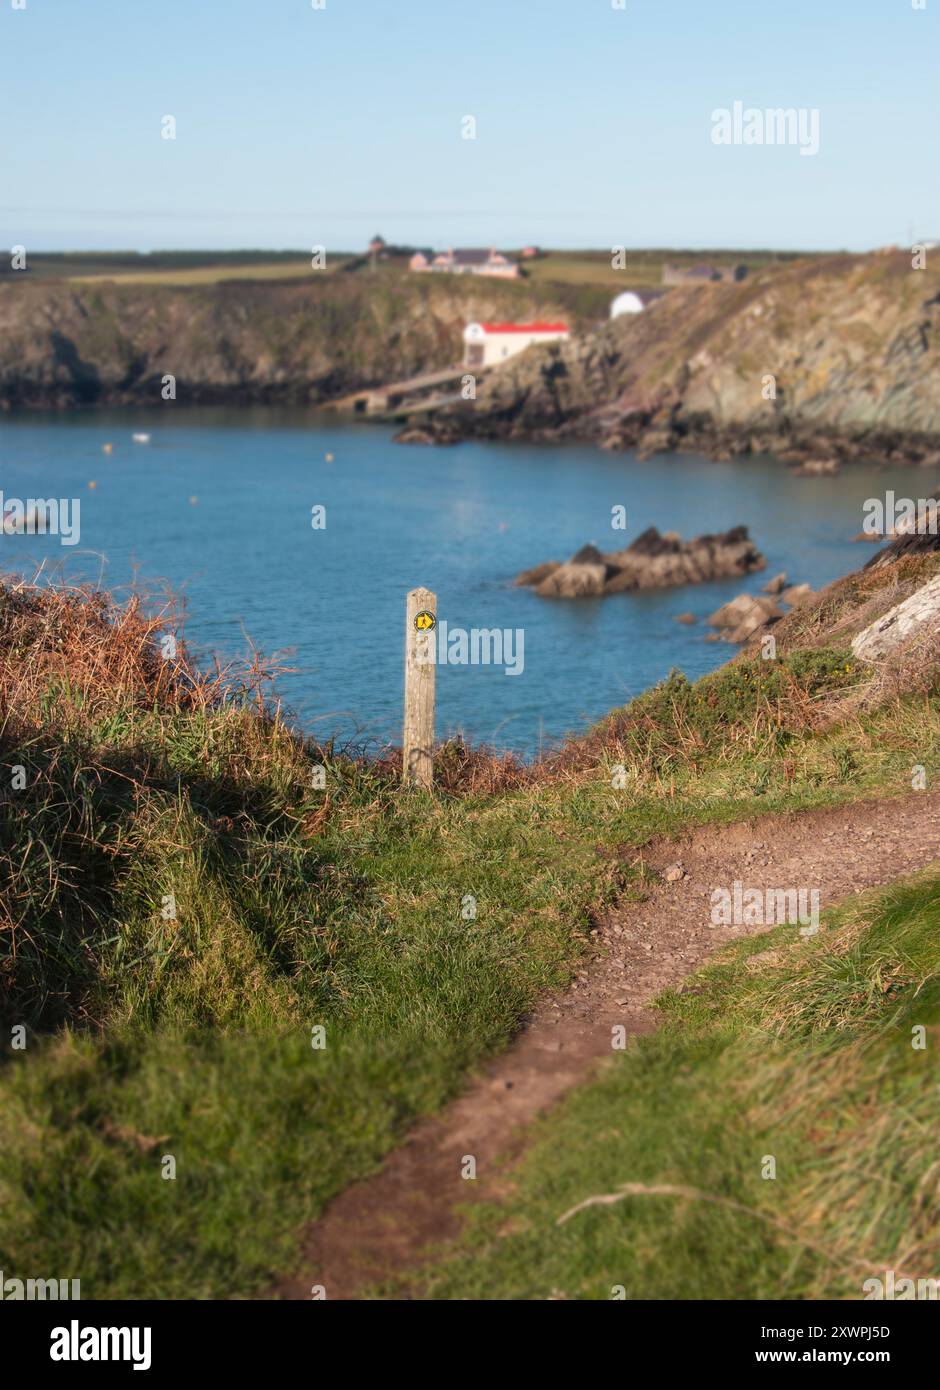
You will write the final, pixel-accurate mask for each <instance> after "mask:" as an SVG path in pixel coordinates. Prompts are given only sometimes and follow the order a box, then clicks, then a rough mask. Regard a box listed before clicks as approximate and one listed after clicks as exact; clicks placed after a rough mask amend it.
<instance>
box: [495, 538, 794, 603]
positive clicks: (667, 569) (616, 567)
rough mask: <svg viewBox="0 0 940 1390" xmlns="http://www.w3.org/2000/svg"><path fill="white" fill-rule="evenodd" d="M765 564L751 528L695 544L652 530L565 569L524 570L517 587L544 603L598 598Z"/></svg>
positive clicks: (577, 558)
mask: <svg viewBox="0 0 940 1390" xmlns="http://www.w3.org/2000/svg"><path fill="white" fill-rule="evenodd" d="M766 563H767V562H766V560H765V559H764V557H763V555H762V554H761V553H760V551H759V550H758V549H757V547H756V546H755V544H754V542H753V541H752V540H750V539H749V538H748V534H747V527H746V526H735V527H733V528H732V529H731V530H730V531H725V532H724V533H723V534H720V535H715V536H697V537H696V538H695V539H694V540H690V541H684V540H682V538H681V537H680V536H678V535H677V534H676V533H675V532H674V531H667V532H666V533H665V534H664V535H661V534H660V533H659V531H658V530H657V529H656V527H655V526H651V527H650V528H649V529H648V530H646V531H644V532H643V534H642V535H640V536H637V538H636V540H635V541H633V542H632V544H630V545H628V546H627V547H626V549H625V550H611V551H601V550H598V548H597V546H594V545H585V546H582V547H581V549H580V550H579V551H578V552H577V553H576V554H575V555H572V557H571V559H570V560H567V561H566V562H565V563H564V564H558V563H556V562H554V561H549V562H548V563H546V564H542V565H536V566H535V567H534V568H533V569H529V570H525V571H524V572H523V573H522V574H520V575H519V576H518V577H517V579H516V583H517V584H524V585H528V586H531V587H533V588H534V589H535V592H536V593H537V594H538V595H539V596H540V597H541V598H597V597H600V596H601V595H604V594H619V593H625V592H627V591H629V590H633V589H668V588H674V587H675V586H676V585H679V584H703V583H706V582H707V581H708V580H711V579H728V578H731V577H734V576H737V575H743V574H752V573H753V572H754V571H755V570H762V569H764V567H765V565H766Z"/></svg>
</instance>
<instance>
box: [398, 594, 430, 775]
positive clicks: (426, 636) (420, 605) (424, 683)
mask: <svg viewBox="0 0 940 1390" xmlns="http://www.w3.org/2000/svg"><path fill="white" fill-rule="evenodd" d="M436 629H437V595H436V594H432V593H431V590H430V589H412V590H411V592H410V593H409V595H408V598H407V600H406V602H405V725H404V730H403V734H402V781H404V782H410V783H414V784H416V785H417V786H419V787H430V786H431V785H432V783H433V781H434V756H433V748H434V671H435V665H436V662H435V651H436V645H437V630H436Z"/></svg>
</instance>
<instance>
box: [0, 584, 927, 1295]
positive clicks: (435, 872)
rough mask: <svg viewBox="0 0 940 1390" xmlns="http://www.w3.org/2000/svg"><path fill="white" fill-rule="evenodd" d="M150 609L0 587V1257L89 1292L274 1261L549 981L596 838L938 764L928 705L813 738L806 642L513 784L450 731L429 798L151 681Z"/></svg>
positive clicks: (604, 884) (180, 675)
mask: <svg viewBox="0 0 940 1390" xmlns="http://www.w3.org/2000/svg"><path fill="white" fill-rule="evenodd" d="M164 626H165V617H164V616H163V615H156V616H154V617H153V618H152V619H148V621H147V622H146V623H144V622H143V620H142V619H141V618H140V616H139V615H137V616H135V615H134V614H133V613H128V614H127V615H126V616H124V617H122V618H120V619H118V618H116V617H115V616H114V615H113V614H112V613H111V612H110V610H109V609H108V606H107V604H106V603H105V602H104V601H99V600H94V601H92V600H89V599H88V598H81V597H76V598H68V597H66V598H63V599H61V600H57V601H56V602H55V603H53V602H51V601H50V600H48V599H46V598H43V597H42V596H41V595H40V596H39V597H35V598H33V597H30V596H29V595H28V594H26V595H25V596H24V595H23V594H22V593H20V594H18V595H17V597H16V600H15V601H14V600H13V598H11V597H8V596H5V595H2V594H0V629H2V631H0V639H2V640H0V652H2V653H3V657H4V660H2V661H0V696H2V703H3V704H4V707H5V709H6V711H7V714H6V722H5V724H4V725H3V727H2V728H0V764H2V765H3V766H6V767H10V766H13V765H22V766H23V767H24V768H25V769H26V772H27V777H26V782H27V785H26V787H25V789H24V790H22V791H21V792H19V793H18V794H17V795H7V796H5V797H3V798H0V903H2V914H0V1028H2V1031H0V1037H2V1039H3V1044H4V1046H3V1049H2V1051H0V1150H2V1153H3V1156H4V1157H3V1163H2V1165H0V1267H2V1268H3V1269H4V1270H5V1272H6V1273H7V1275H8V1276H12V1275H14V1274H15V1273H22V1271H24V1270H25V1271H26V1273H27V1274H30V1273H35V1272H36V1271H43V1270H48V1269H58V1270H62V1271H63V1277H66V1276H67V1277H76V1278H81V1280H82V1287H83V1294H84V1295H85V1296H86V1297H99V1298H107V1297H117V1296H122V1295H123V1296H148V1297H174V1296H176V1297H209V1296H217V1297H219V1296H229V1295H237V1294H245V1293H249V1292H252V1291H254V1290H257V1289H263V1288H264V1287H266V1286H267V1285H268V1283H269V1282H270V1281H271V1279H272V1278H273V1276H275V1275H276V1274H277V1273H280V1272H284V1271H285V1270H287V1269H289V1268H290V1266H291V1262H292V1258H293V1256H294V1253H295V1250H296V1240H297V1237H298V1234H299V1232H300V1230H301V1228H302V1225H303V1223H304V1221H306V1220H308V1219H309V1218H311V1217H312V1216H314V1215H315V1214H316V1213H317V1212H318V1211H319V1210H321V1209H322V1206H323V1203H324V1202H325V1201H326V1200H327V1199H328V1198H329V1197H330V1196H331V1195H333V1194H334V1193H336V1192H338V1191H340V1190H342V1188H344V1187H345V1186H346V1185H348V1183H349V1182H351V1181H352V1180H353V1179H354V1178H356V1177H358V1176H361V1175H363V1174H365V1173H367V1172H369V1171H370V1170H372V1169H373V1168H374V1167H375V1166H376V1164H377V1163H378V1161H379V1160H380V1159H381V1157H382V1156H383V1154H384V1153H385V1152H387V1151H388V1149H389V1148H390V1147H391V1146H392V1145H393V1144H394V1143H396V1142H397V1141H398V1140H399V1139H400V1138H401V1137H402V1135H403V1134H404V1133H405V1132H406V1130H407V1128H408V1127H409V1126H410V1125H411V1124H412V1123H413V1121H414V1119H415V1118H416V1117H417V1116H419V1115H421V1114H423V1113H426V1112H428V1111H431V1110H433V1109H434V1108H436V1107H437V1106H439V1105H440V1104H441V1102H442V1101H443V1100H444V1099H446V1098H447V1097H448V1096H450V1095H452V1094H453V1093H454V1092H455V1091H456V1089H457V1088H458V1087H459V1085H460V1084H461V1081H462V1079H463V1078H464V1077H465V1075H466V1073H467V1071H468V1069H470V1068H472V1067H473V1066H475V1065H476V1064H477V1063H479V1062H480V1061H481V1059H483V1058H484V1057H485V1056H486V1055H487V1054H488V1053H490V1052H492V1051H493V1050H495V1049H498V1048H500V1047H502V1046H504V1045H505V1043H506V1042H507V1040H508V1039H509V1038H510V1037H511V1035H512V1034H513V1032H514V1030H515V1029H516V1028H517V1027H518V1024H519V1021H520V1019H521V1018H522V1017H523V1015H524V1014H525V1012H526V1011H527V1009H528V1008H529V1007H530V1006H531V1005H532V1003H533V1002H534V1001H535V999H536V998H537V997H538V996H539V995H540V994H541V993H542V992H543V991H544V990H545V989H546V988H548V987H551V986H559V985H562V984H564V982H565V981H566V979H567V978H568V977H569V975H570V972H571V969H572V967H573V965H574V964H575V962H576V961H577V959H578V956H579V953H580V951H581V950H582V947H583V943H584V940H585V937H586V933H587V931H588V928H589V925H590V918H591V913H592V911H593V910H595V909H597V908H598V907H599V906H600V905H601V904H602V903H604V902H605V901H608V900H609V899H610V898H611V897H612V896H613V895H614V894H615V893H616V892H617V891H618V890H619V889H620V888H621V887H622V886H623V885H624V883H625V882H627V881H628V875H627V873H626V872H625V870H624V869H623V866H622V864H621V862H620V860H618V859H617V858H612V857H611V855H610V848H611V847H612V846H617V847H621V849H622V852H623V853H624V854H626V852H627V851H628V849H629V847H630V846H639V845H641V844H643V843H645V842H646V841H647V840H649V838H650V837H651V836H653V835H658V834H670V833H674V832H676V831H678V830H680V829H682V828H684V827H687V826H689V825H690V824H695V823H707V822H727V821H732V820H735V819H740V818H743V817H746V816H750V815H753V814H755V813H759V812H762V811H774V810H789V809H797V808H800V807H808V806H823V805H828V804H833V803H836V802H840V801H846V800H852V799H855V798H858V797H861V796H863V795H865V794H866V793H868V792H874V791H879V792H882V793H898V794H899V793H903V792H906V791H908V790H909V789H910V776H911V772H910V769H911V766H912V764H914V763H922V764H924V765H925V766H926V768H927V772H928V778H929V779H930V780H931V782H932V780H933V779H934V778H935V776H936V774H937V771H938V769H940V704H938V701H937V698H936V695H937V692H936V690H933V691H929V692H926V693H921V694H917V695H914V694H911V695H910V696H909V697H908V698H907V699H906V700H905V701H903V702H900V703H892V704H891V705H889V706H885V707H883V708H880V709H876V710H874V711H872V712H870V713H867V714H865V715H864V716H859V717H852V718H844V719H842V720H841V722H838V723H835V724H832V725H830V726H824V725H820V724H819V723H818V720H817V718H816V715H817V713H818V712H819V709H820V708H821V706H822V705H823V704H824V702H825V701H826V700H827V699H833V698H834V699H841V698H842V697H843V696H844V694H845V692H846V690H847V689H848V688H850V687H851V683H852V682H853V681H854V680H855V679H856V675H855V672H854V669H853V666H852V663H851V661H849V660H848V659H847V658H846V655H845V652H844V651H842V650H841V649H840V648H831V649H826V648H822V647H820V648H816V649H814V650H813V651H812V652H810V653H804V654H800V653H793V652H791V653H789V654H788V656H787V658H786V661H785V662H784V663H781V666H780V669H779V670H778V671H777V672H776V673H771V674H768V672H767V671H766V669H765V668H766V663H761V662H760V661H759V660H757V661H756V663H755V662H754V661H753V660H750V659H747V658H742V659H741V660H739V661H738V662H735V663H733V664H732V665H730V666H728V667H726V668H724V669H723V670H722V671H720V672H717V673H715V674H714V675H712V676H710V677H707V678H706V679H705V680H703V681H700V682H698V683H696V684H695V685H690V684H689V683H688V682H685V681H684V680H683V679H682V678H681V677H679V676H674V677H672V678H671V679H670V681H669V682H667V683H666V684H664V685H663V686H661V687H659V688H657V690H655V691H653V692H651V693H650V694H648V695H647V696H644V697H642V698H641V699H640V700H639V701H636V702H634V703H633V705H631V706H628V707H627V708H626V709H625V710H623V711H620V712H618V713H616V714H615V715H613V716H611V717H610V718H609V719H608V720H607V721H605V723H604V724H603V725H602V726H600V727H599V728H598V730H597V731H596V732H595V733H594V734H593V735H592V736H590V737H589V738H588V739H586V740H584V741H583V742H582V743H580V744H576V745H572V746H571V747H570V748H569V749H567V750H566V752H565V754H564V755H563V757H562V758H561V759H560V760H559V762H558V763H557V765H556V766H554V767H553V768H552V769H547V770H546V771H545V772H544V774H543V775H540V776H539V777H536V778H526V777H521V776H519V775H518V773H516V772H514V771H513V770H512V768H507V767H504V766H501V765H499V764H497V763H492V764H490V763H489V762H488V761H487V760H486V759H485V758H484V759H477V760H476V761H475V760H474V759H472V758H468V757H467V755H466V754H465V753H464V752H463V751H461V750H460V749H458V748H455V747H450V748H448V749H447V750H444V752H443V753H442V754H441V756H440V758H439V759H438V769H439V774H440V785H439V787H438V789H437V790H436V792H435V793H434V794H433V795H428V794H425V793H421V792H417V791H413V792H403V791H402V790H401V789H400V788H399V786H398V782H397V773H396V770H395V767H394V765H393V764H385V763H382V762H372V763H369V762H364V761H352V760H350V759H348V758H340V757H334V756H333V755H332V754H331V753H330V751H329V750H322V749H317V748H314V747H311V746H308V745H307V746H305V745H304V744H303V743H301V742H300V741H299V740H298V739H296V738H295V737H294V736H293V735H291V734H290V733H289V732H288V731H286V730H285V729H284V728H283V726H282V725H281V724H280V723H278V722H277V721H271V720H269V719H266V718H262V717H259V714H258V713H257V712H256V710H255V709H254V708H253V707H249V706H248V705H247V704H246V703H245V702H244V700H243V699H240V698H235V697H230V698H229V699H228V700H227V701H226V702H225V703H222V704H220V703H219V702H218V696H219V693H220V690H221V688H220V690H219V691H217V690H216V687H215V686H214V685H213V684H212V683H209V684H208V685H206V684H205V683H203V684H200V683H199V682H198V681H195V680H194V678H193V676H192V673H191V672H190V671H189V670H188V669H187V668H186V667H185V665H183V666H181V667H179V668H178V669H176V668H174V669H172V670H169V671H168V668H167V667H166V665H165V663H163V662H161V661H160V659H159V657H158V656H155V655H154V653H153V651H152V649H151V646H150V642H151V640H152V634H153V633H155V632H158V631H161V630H163V628H164ZM317 766H323V767H324V768H325V787H324V788H323V789H322V790H321V789H318V788H317V786H316V783H315V778H314V776H313V773H314V771H315V769H316V767H317ZM618 768H620V769H623V775H622V777H620V776H618V778H617V780H618V783H619V782H621V781H622V783H623V785H622V787H620V789H617V788H615V787H614V785H612V778H613V774H614V770H615V769H618ZM171 894H172V895H173V897H174V898H175V908H176V911H175V918H173V919H170V918H168V917H165V916H164V915H163V911H162V908H163V904H164V902H165V899H166V898H167V896H168V895H171ZM468 895H472V896H473V897H474V898H475V900H476V916H475V917H470V918H468V917H465V916H464V915H463V911H462V909H463V908H464V906H465V904H466V901H467V897H468ZM22 1023H25V1024H26V1025H27V1035H26V1036H27V1046H26V1048H25V1050H16V1049H14V1048H13V1047H12V1046H11V1045H10V1043H11V1042H12V1040H13V1037H14V1035H13V1034H12V1033H11V1029H12V1028H14V1027H16V1026H17V1025H19V1024H22ZM321 1026H322V1027H323V1028H324V1029H325V1040H326V1046H325V1047H324V1048H314V1047H312V1046H311V1039H312V1030H313V1029H314V1028H316V1027H321ZM663 1045H664V1046H665V1044H663ZM703 1046H705V1047H706V1049H707V1047H708V1046H709V1044H708V1041H707V1040H706V1042H705V1043H704V1044H703ZM664 1065H665V1063H664ZM689 1087H690V1092H689V1094H690V1097H691V1094H692V1090H693V1089H694V1079H692V1080H690V1082H689ZM654 1089H655V1088H654ZM650 1094H651V1095H652V1092H650ZM706 1109H707V1107H706ZM704 1116H705V1111H704V1110H703V1117H702V1119H701V1123H702V1124H704V1123H705V1118H704ZM690 1123H692V1122H691V1121H690ZM699 1123H700V1121H699V1119H695V1121H694V1124H695V1125H698V1124H699ZM707 1132H708V1133H709V1134H710V1133H711V1130H710V1129H709V1130H708V1131H707ZM690 1133H692V1137H691V1139H690V1141H689V1142H690V1145H691V1147H690V1152H691V1151H692V1148H694V1146H695V1144H697V1143H698V1138H697V1134H698V1131H694V1132H691V1131H690ZM709 1142H711V1141H710V1140H709ZM166 1155H171V1156H172V1157H173V1158H174V1159H175V1160H176V1165H177V1171H176V1177H175V1179H173V1180H165V1179H164V1178H163V1177H162V1176H161V1166H162V1162H163V1159H164V1156H166ZM593 1219H594V1218H593V1217H591V1220H593ZM703 1219H705V1218H703Z"/></svg>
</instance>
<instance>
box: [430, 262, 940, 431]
mask: <svg viewBox="0 0 940 1390" xmlns="http://www.w3.org/2000/svg"><path fill="white" fill-rule="evenodd" d="M938 264H940V262H938ZM769 378H773V381H772V382H771V381H770V380H769ZM774 393H775V395H774ZM434 428H435V430H436V431H437V433H438V434H439V435H440V436H441V437H448V436H451V437H452V436H453V435H455V434H456V435H460V434H474V435H484V436H486V435H492V436H509V437H515V436H522V437H529V438H531V437H533V436H534V437H543V438H564V437H577V438H585V439H591V440H594V441H596V442H597V443H599V444H601V445H603V446H605V447H608V448H622V447H627V446H632V445H638V446H639V447H640V449H641V450H643V451H645V452H647V453H650V452H654V451H656V450H659V449H674V448H682V447H695V448H701V449H704V450H705V451H707V452H711V453H713V454H716V455H718V456H722V455H725V454H728V453H732V452H733V453H749V452H760V451H767V452H773V453H777V454H783V455H784V456H791V457H792V458H794V459H797V458H806V457H827V456H828V457H836V458H838V457H851V456H853V455H855V454H864V453H867V452H871V451H873V450H874V451H876V452H878V453H881V454H884V453H888V454H889V455H890V454H891V453H892V452H894V453H897V454H898V456H899V457H900V456H901V455H903V456H905V457H915V458H916V457H927V456H928V455H936V451H937V450H938V449H940V273H938V271H936V270H931V271H927V270H923V271H913V270H912V269H911V264H910V258H909V257H908V256H907V255H905V254H900V253H898V254H891V255H874V256H868V257H848V256H846V257H841V258H830V259H827V260H826V261H799V262H796V263H795V264H794V265H793V266H791V267H788V268H787V269H785V270H777V271H775V272H774V273H773V274H762V275H757V276H755V277H754V278H753V279H751V280H749V281H745V282H744V283H743V284H741V285H739V286H736V287H733V288H731V287H728V286H723V285H702V286H696V287H692V288H688V289H686V288H677V289H675V290H672V291H671V292H670V293H669V294H668V295H666V296H664V298H662V299H660V300H658V301H657V302H656V303H654V304H653V305H652V306H651V307H650V308H649V309H647V310H646V311H645V312H644V313H642V314H639V315H636V316H635V317H634V316H628V317H623V318H620V319H617V320H616V321H615V322H613V323H610V324H609V325H607V326H605V327H604V328H602V329H601V330H599V331H597V332H594V333H589V334H587V335H585V336H583V337H581V338H577V339H573V340H571V341H570V342H567V343H563V344H558V345H550V346H549V347H547V348H542V349H530V350H529V351H528V352H526V353H525V354H523V355H522V356H520V358H519V359H517V361H515V362H513V363H511V364H509V365H508V366H507V367H505V368H503V369H501V370H500V371H499V372H497V373H494V374H493V375H492V376H490V377H489V378H486V379H484V380H483V381H481V383H480V386H479V388H478V399H477V401H476V402H475V403H474V404H473V406H472V407H466V408H462V409H460V410H456V409H455V410H453V411H452V412H450V413H449V415H448V416H446V417H439V418H438V420H437V422H436V424H435V427H434Z"/></svg>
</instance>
